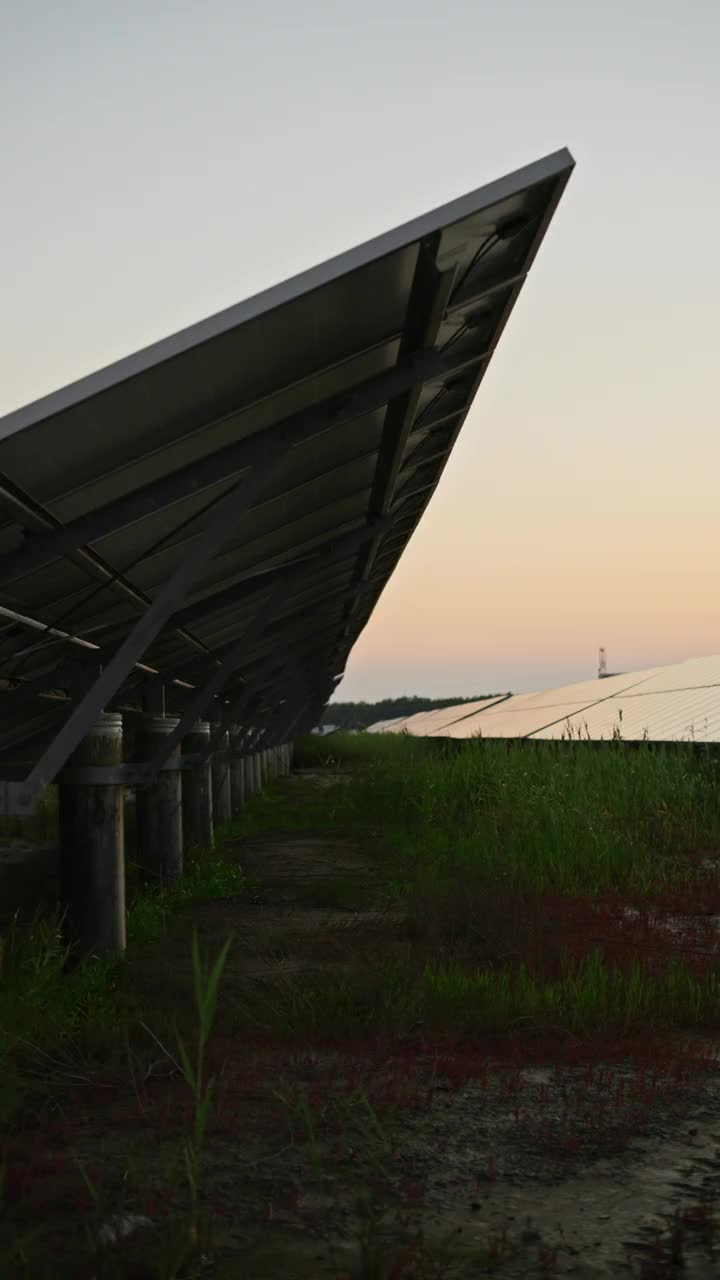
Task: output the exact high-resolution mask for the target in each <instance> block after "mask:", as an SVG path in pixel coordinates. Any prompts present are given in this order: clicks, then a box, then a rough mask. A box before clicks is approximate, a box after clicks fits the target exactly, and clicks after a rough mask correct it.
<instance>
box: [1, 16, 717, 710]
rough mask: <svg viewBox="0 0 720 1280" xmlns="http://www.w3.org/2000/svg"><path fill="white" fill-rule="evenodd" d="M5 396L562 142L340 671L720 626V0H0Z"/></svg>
mask: <svg viewBox="0 0 720 1280" xmlns="http://www.w3.org/2000/svg"><path fill="white" fill-rule="evenodd" d="M0 29H2V31H3V37H2V42H1V43H0V134H1V135H2V137H1V139H0V141H1V143H2V156H3V198H2V201H0V245H2V272H1V273H0V282H1V284H0V330H1V332H0V373H1V376H0V413H5V412H7V411H9V410H11V409H13V408H15V407H17V406H18V405H21V404H24V403H26V402H27V401H30V400H34V399H36V398H37V397H39V396H41V395H44V394H45V393H47V392H49V391H52V390H54V389H55V388H56V387H59V386H62V385H64V384H66V383H68V382H70V381H72V380H74V379H76V378H78V377H81V376H82V375H83V374H86V373H89V372H91V371H92V370H93V369H95V368H98V367H99V366H102V365H105V364H108V363H110V362H112V361H114V360H116V359H118V358H119V357H121V356H123V355H126V354H128V353H130V352H131V351H134V350H136V349H138V348H141V347H143V346H146V345H147V344H148V343H150V342H152V341H154V340H156V339H158V338H161V337H164V336H165V335H167V334H169V333H171V332H173V331H175V330H177V329H180V328H182V327H184V326H186V325H189V324H192V323H193V322H195V321H196V320H199V319H201V318H202V317H204V316H206V315H209V314H211V313H212V312H215V311H217V310H220V309H221V308H223V307H226V306H229V305H231V304H232V303H234V302H237V301H239V300H240V299H242V298H244V297H246V296H248V295H250V294H252V293H255V292H257V291H258V290H260V289H264V288H266V287H267V286H269V285H271V284H274V283H276V282H278V281H279V280H282V279H284V278H286V277H287V276H289V275H293V274H295V273H296V272H298V271H300V270H302V269H304V268H306V267H309V266H312V265H314V264H315V263H317V262H320V261H322V260H324V259H325V258H328V257H330V256H331V255H333V254H335V253H338V252H340V251H342V250H343V249H347V248H350V247H351V246H352V245H354V244H356V243H358V242H360V241H363V240H366V239H368V238H369V237H371V236H373V235H376V234H379V233H381V232H383V231H385V230H388V229H389V228H391V227H393V226H395V225H397V224H398V223H401V222H404V221H406V220H407V219H409V218H412V217H414V216H416V215H418V214H421V213H423V212H425V211H427V210H429V209H432V208H434V207H435V206H437V205H439V204H442V203H444V202H445V201H447V200H450V199H452V198H453V197H455V196H458V195H462V194H463V193H464V192H466V191H469V190H471V189H473V188H475V187H477V186H480V185H481V184H483V183H485V182H489V181H491V180H492V179H494V178H497V177H500V176H502V175H503V174H504V173H506V172H509V171H511V170H513V169H516V168H518V167H520V166H521V165H523V164H526V163H529V162H531V161H533V160H535V159H537V158H538V157H540V156H542V155H544V154H546V153H547V152H550V151H554V150H556V149H558V148H560V147H562V146H568V147H569V148H570V150H571V151H572V153H573V155H574V157H575V160H576V162H577V167H576V169H575V172H574V174H573V176H572V177H571V179H570V183H569V185H568V188H567V190H566V192H565V195H564V197H563V199H562V201H561V204H560V207H559V210H558V212H557V214H556V217H555V219H554V221H553V223H552V225H551V228H550V231H549V233H548V235H547V237H546V240H545V242H544V244H543V245H542V247H541V250H540V253H539V256H538V258H537V260H536V262H535V266H534V267H533V270H532V272H531V275H530V278H529V280H528V282H527V284H526V286H525V288H524V290H523V292H522V294H521V296H520V298H519V301H518V303H517V306H516V308H515V311H514V313H513V315H512V317H511V319H510V322H509V324H508V326H507V328H506V330H505V333H504V335H503V337H502V339H501V341H500V345H499V347H498V350H497V353H496V355H495V356H494V358H493V361H492V363H491V366H490V370H489V372H488V374H487V377H486V378H485V380H484V382H483V384H482V387H481V389H480V392H479V394H478V398H477V400H476V403H475V405H474V407H473V409H472V410H471V412H470V414H469V416H468V418H467V421H466V423H465V426H464V428H463V431H462V434H461V436H460V439H459V441H458V444H457V446H456V448H455V451H454V453H453V456H452V457H451V460H450V462H449V464H448V466H447V468H446V470H445V473H444V475H443V478H442V480H441V483H440V486H439V488H438V490H437V492H436V494H435V495H434V497H433V499H432V501H431V504H430V506H429V508H428V510H427V512H426V515H425V517H424V520H423V521H422V523H421V525H420V527H419V528H418V530H417V532H416V533H415V535H414V537H413V539H412V541H411V543H410V545H409V547H408V549H407V551H406V553H405V556H404V558H403V560H402V561H401V563H400V566H399V568H398V570H397V571H396V573H395V575H394V577H393V579H392V580H391V583H390V584H389V586H388V587H387V588H386V591H385V593H384V595H383V597H382V599H381V601H380V603H379V604H378V606H377V608H376V610H375V613H374V615H373V617H372V619H371V621H370V623H369V625H368V627H367V628H366V630H365V632H364V634H363V636H362V637H361V639H360V641H359V642H358V644H357V646H356V648H355V650H354V652H353V655H352V656H351V659H350V662H349V665H348V673H347V677H346V679H345V681H344V682H343V684H342V685H341V687H340V690H339V696H340V697H342V698H346V697H347V698H367V699H374V698H376V697H382V696H386V695H392V694H403V693H419V694H428V695H433V696H442V695H458V696H461V695H466V694H467V695H470V694H480V693H483V692H485V691H488V692H492V691H496V690H498V691H499V690H503V691H505V690H510V689H512V690H513V691H523V690H528V689H536V688H542V687H546V686H550V685H556V684H562V683H567V682H569V681H571V680H575V679H580V678H583V677H587V676H592V675H593V673H594V671H595V669H596V666H597V650H598V646H599V645H601V644H603V645H605V646H606V648H607V651H608V665H609V667H610V669H612V670H620V671H621V670H627V669H632V668H637V667H642V666H651V665H656V664H660V663H666V662H673V661H679V660H681V659H683V658H688V657H694V656H699V655H702V654H710V653H716V652H719V651H720V638H719V635H718V631H719V624H720V592H718V555H719V552H720V539H719V536H718V535H719V534H720V502H718V495H717V490H718V477H719V476H720V432H719V431H718V403H719V401H720V395H719V392H720V359H719V358H718V322H717V307H718V296H720V265H719V263H718V248H717V245H718V227H720V165H718V161H717V126H718V120H720V83H719V77H718V50H720V5H719V4H718V3H717V0H684V3H680V2H679V0H678V2H677V3H675V2H674V3H670V2H669V0H623V2H622V3H621V2H620V0H606V2H605V3H603V4H598V3H597V2H596V0H543V3H538V2H537V0H503V3H494V4H492V3H486V2H484V0H473V2H472V3H470V0H464V2H461V0H444V2H443V3H442V4H440V3H439V2H435V3H432V4H431V3H427V0H412V2H411V0H365V2H364V3H363V4H362V5H357V4H349V3H345V0H332V2H331V0H305V3H304V4H302V5H297V4H295V3H291V2H290V0H266V3H263V4H255V3H251V2H250V0H235V2H234V3H231V2H230V0H207V3H205V4H202V5H201V4H198V3H190V2H189V0H172V3H171V2H170V0H153V3H152V4H148V3H147V2H146V0H142V3H141V2H140V0H125V3H123V4H122V5H120V4H115V5H102V4H100V5H99V4H97V3H91V2H90V0H69V2H68V3H67V4H66V5H57V4H54V3H53V4H50V3H48V2H47V0H36V3H34V4H32V5H30V4H22V3H21V2H20V0H14V2H13V3H9V2H8V0H0Z"/></svg>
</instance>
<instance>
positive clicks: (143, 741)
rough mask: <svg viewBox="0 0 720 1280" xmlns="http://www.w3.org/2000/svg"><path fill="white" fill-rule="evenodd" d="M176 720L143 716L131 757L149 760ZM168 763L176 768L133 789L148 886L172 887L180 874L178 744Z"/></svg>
mask: <svg viewBox="0 0 720 1280" xmlns="http://www.w3.org/2000/svg"><path fill="white" fill-rule="evenodd" d="M176 725H177V720H176V719H174V718H173V717H165V716H156V715H144V716H142V717H139V719H138V722H137V726H136V729H135V758H136V759H137V760H138V761H145V760H151V759H152V757H153V755H154V753H155V752H156V751H157V749H158V740H159V738H161V737H165V736H167V735H168V734H170V733H172V732H173V730H174V728H175V726H176ZM170 763H177V765H178V768H176V769H164V770H163V771H162V772H161V773H158V774H157V775H156V776H155V777H154V778H153V780H152V782H151V783H149V784H148V785H147V786H143V787H137V789H136V792H135V808H136V812H137V833H138V854H139V861H140V866H141V869H142V874H143V876H144V878H145V879H146V880H148V881H150V882H151V883H156V884H162V885H171V884H175V883H176V882H177V881H178V880H179V879H180V877H181V875H182V872H183V824H182V771H181V769H180V768H179V765H180V744H179V743H178V745H177V746H176V747H175V748H174V750H173V752H172V755H171V759H170Z"/></svg>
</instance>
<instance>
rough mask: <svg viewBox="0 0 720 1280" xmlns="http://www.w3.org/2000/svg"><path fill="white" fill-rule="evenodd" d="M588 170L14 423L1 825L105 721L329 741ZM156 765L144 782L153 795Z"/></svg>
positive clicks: (487, 196)
mask: <svg viewBox="0 0 720 1280" xmlns="http://www.w3.org/2000/svg"><path fill="white" fill-rule="evenodd" d="M572 167H573V160H572V157H571V156H570V155H569V153H568V152H567V151H560V152H557V153H556V154H554V155H551V156H547V157H546V158H545V159H543V160H540V161H538V162H537V163H536V164H533V165H530V166H528V167H527V168H525V169H522V170H519V171H518V172H517V173H514V174H511V175H510V176H508V177H506V178H503V179H501V180H499V181H498V182H495V183H492V184H490V185H489V186H487V187H484V188H482V189H480V190H478V191H475V192H472V193H471V194H470V195H467V196H464V197H462V198H461V199H459V200H455V201H453V202H451V203H450V204H448V205H445V206H443V207H442V208H440V209H438V210H436V211H435V212H433V213H430V214H427V215H425V216H423V217H421V218H418V219H416V220H415V221H413V222H410V223H408V224H406V225H405V226H402V227H399V228H397V229H396V230H394V231H391V232H389V233H388V234H386V235H383V236H380V237H379V238H377V239H375V240H372V241H370V242H369V243H367V244H365V245H362V246H360V247H359V248H356V249H354V250H352V251H351V252H349V253H346V254H343V255H341V256H340V257H338V258H334V259H332V260H331V261H329V262H327V263H325V264H324V265H322V266H320V267H317V268H315V269H314V270H312V271H308V272H305V273H303V274H302V275H300V276H297V277H295V278H294V279H292V280H290V281H287V282H286V283H285V284H281V285H278V286H277V287H275V288H273V289H270V290H268V291H267V292H265V293H262V294H259V295H257V296H256V297H254V298H251V299H250V300H249V301H247V302H244V303H241V304H239V305H238V306H236V307H232V308H230V309H229V310H227V311H224V312H222V313H220V314H219V315H216V316H213V317H212V318H210V319H208V320H204V321H202V322H201V323H199V324H197V325H195V326H193V327H192V328H190V329H187V330H185V331H183V332H181V333H178V334H176V335H174V336H173V337H171V338H168V339H165V340H164V341H162V342H159V343H156V344H155V345H154V346H152V347H149V348H148V349H147V350H145V351H142V352H140V353H138V354H136V355H133V356H130V357H128V358H127V359H124V360H121V361H119V362H118V363H117V364H114V365H112V366H110V367H109V368H107V369H103V370H101V371H99V372H98V373H95V374H93V375H91V376H90V377H88V378H84V379H83V380H81V381H80V382H77V383H74V384H73V385H72V386H69V387H67V388H65V389H64V390H61V391H58V392H56V393H55V394H53V395H51V396H47V397H45V398H44V399H42V400H39V401H37V402H36V403H34V404H31V405H29V406H27V407H26V408H23V409H20V410H18V411H17V412H14V413H11V414H9V415H8V416H7V417H5V418H3V419H1V420H0V508H1V510H0V565H1V568H2V574H1V576H0V582H1V583H2V591H1V592H0V781H2V784H3V785H1V786H0V811H4V812H11V813H13V812H15V813H23V812H28V811H29V810H31V809H32V807H33V806H34V803H35V800H36V797H37V795H38V794H39V792H41V791H42V790H43V788H44V787H45V786H46V785H47V784H48V783H49V782H50V781H52V779H53V778H55V777H56V776H57V774H58V772H59V770H60V769H62V767H63V765H64V764H65V763H66V761H67V760H68V758H69V757H70V755H71V753H72V752H73V750H74V749H75V748H76V747H77V746H78V744H79V743H80V742H81V741H82V739H83V736H84V734H86V733H87V731H88V730H89V728H90V726H91V725H92V724H93V722H94V721H95V719H96V718H97V716H98V715H99V714H100V712H101V711H103V710H106V711H109V710H115V711H117V710H121V711H124V712H127V713H131V712H133V711H138V710H141V709H145V710H146V711H148V710H149V711H158V710H160V711H161V712H163V713H167V715H173V716H176V717H179V718H180V724H179V726H178V727H177V729H176V730H174V731H173V733H171V734H169V735H168V737H167V740H166V742H165V747H166V748H167V751H168V753H169V752H170V751H171V749H172V747H173V746H174V745H175V743H176V742H177V741H179V740H180V739H181V738H182V737H183V735H184V734H185V733H187V731H188V729H189V728H191V726H192V725H193V723H194V722H195V721H196V719H197V718H198V717H206V718H207V719H210V720H211V721H212V722H213V724H214V725H215V728H214V730H213V737H212V741H211V747H212V745H213V744H215V743H219V742H220V741H221V740H222V736H223V733H224V731H225V730H226V729H228V728H230V727H235V729H237V727H238V726H239V727H240V729H241V730H242V732H244V733H246V734H247V735H249V737H251V738H252V740H253V742H254V743H255V744H256V745H257V744H258V743H261V744H262V745H263V746H265V745H273V743H275V742H282V741H286V740H287V739H288V737H289V736H292V735H293V734H294V733H295V732H297V731H298V730H300V729H303V728H307V727H309V726H310V725H311V724H312V723H314V722H315V721H316V720H317V718H318V716H319V712H320V710H321V708H322V706H323V705H324V703H325V702H326V700H327V698H328V697H329V695H330V693H331V691H332V689H333V687H334V685H335V684H336V682H337V680H338V679H339V678H340V676H341V673H342V671H343V669H344V666H345V662H346V660H347V657H348V654H349V652H350V650H351V648H352V646H353V644H354V642H355V640H356V639H357V637H358V635H359V634H360V632H361V631H362V629H363V628H364V626H365V625H366V623H367V621H368V619H369V617H370V615H371V613H372V611H373V608H374V606H375V604H376V602H377V599H378V597H379V595H380V593H381V591H382V590H383V588H384V586H385V584H386V583H387V581H388V578H389V577H390V575H391V573H392V572H393V569H394V568H395V565H396V564H397V562H398V559H399V557H400V555H401V554H402V551H403V549H404V547H405V545H406V543H407V541H408V539H409V538H410V536H411V534H412V532H413V530H414V529H415V527H416V525H417V523H418V520H419V519H420V517H421V515H422V513H423V511H424V509H425V507H426V505H427V502H428V500H429V498H430V496H431V494H432V492H433V491H434V489H435V486H436V485H437V483H438V481H439V479H440V476H441V474H442V471H443V468H444V466H445V464H446V462H447V459H448V457H449V454H450V452H451V450H452V448H453V445H454V443H455V440H456V438H457V435H458V432H459V430H460V428H461V426H462V423H463V421H464V419H465V416H466V414H467V412H468V409H469V407H470V405H471V403H472V401H473V398H474V396H475V393H476V391H477V389H478V387H479V385H480V382H481V381H482V378H483V376H484V374H485V371H486V369H487V367H488V363H489V360H490V358H491V356H492V353H493V351H494V349H495V346H496V344H497V342H498V339H499V337H500V335H501V333H502V330H503V328H504V326H505V323H506V321H507V319H508V316H509V314H510V312H511V310H512V307H513V306H514V303H515V301H516V299H517V296H518V293H519V291H520V289H521V287H522V284H523V282H524V280H525V277H526V275H527V272H528V270H529V268H530V266H531V264H532V262H533V259H534V257H535V254H536V253H537V250H538V248H539V246H540V243H541V241H542V238H543V236H544V234H545V231H546V229H547V226H548V224H549V222H550V219H551V217H552V215H553V212H554V210H555V207H556V205H557V203H558V200H559V199H560V196H561V194H562V191H563V189H564V187H565V184H566V182H567V180H568V177H569V175H570V172H571V170H572ZM161 764H162V761H160V760H159V759H158V760H155V761H154V762H152V763H151V764H145V765H143V768H142V770H140V771H139V772H138V771H137V770H136V773H135V774H133V773H132V771H127V770H126V773H125V775H124V776H126V777H127V778H128V779H129V780H131V779H132V778H133V777H138V778H139V777H141V776H142V777H145V778H148V777H150V776H154V772H157V769H158V768H159V767H160V765H161Z"/></svg>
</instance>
